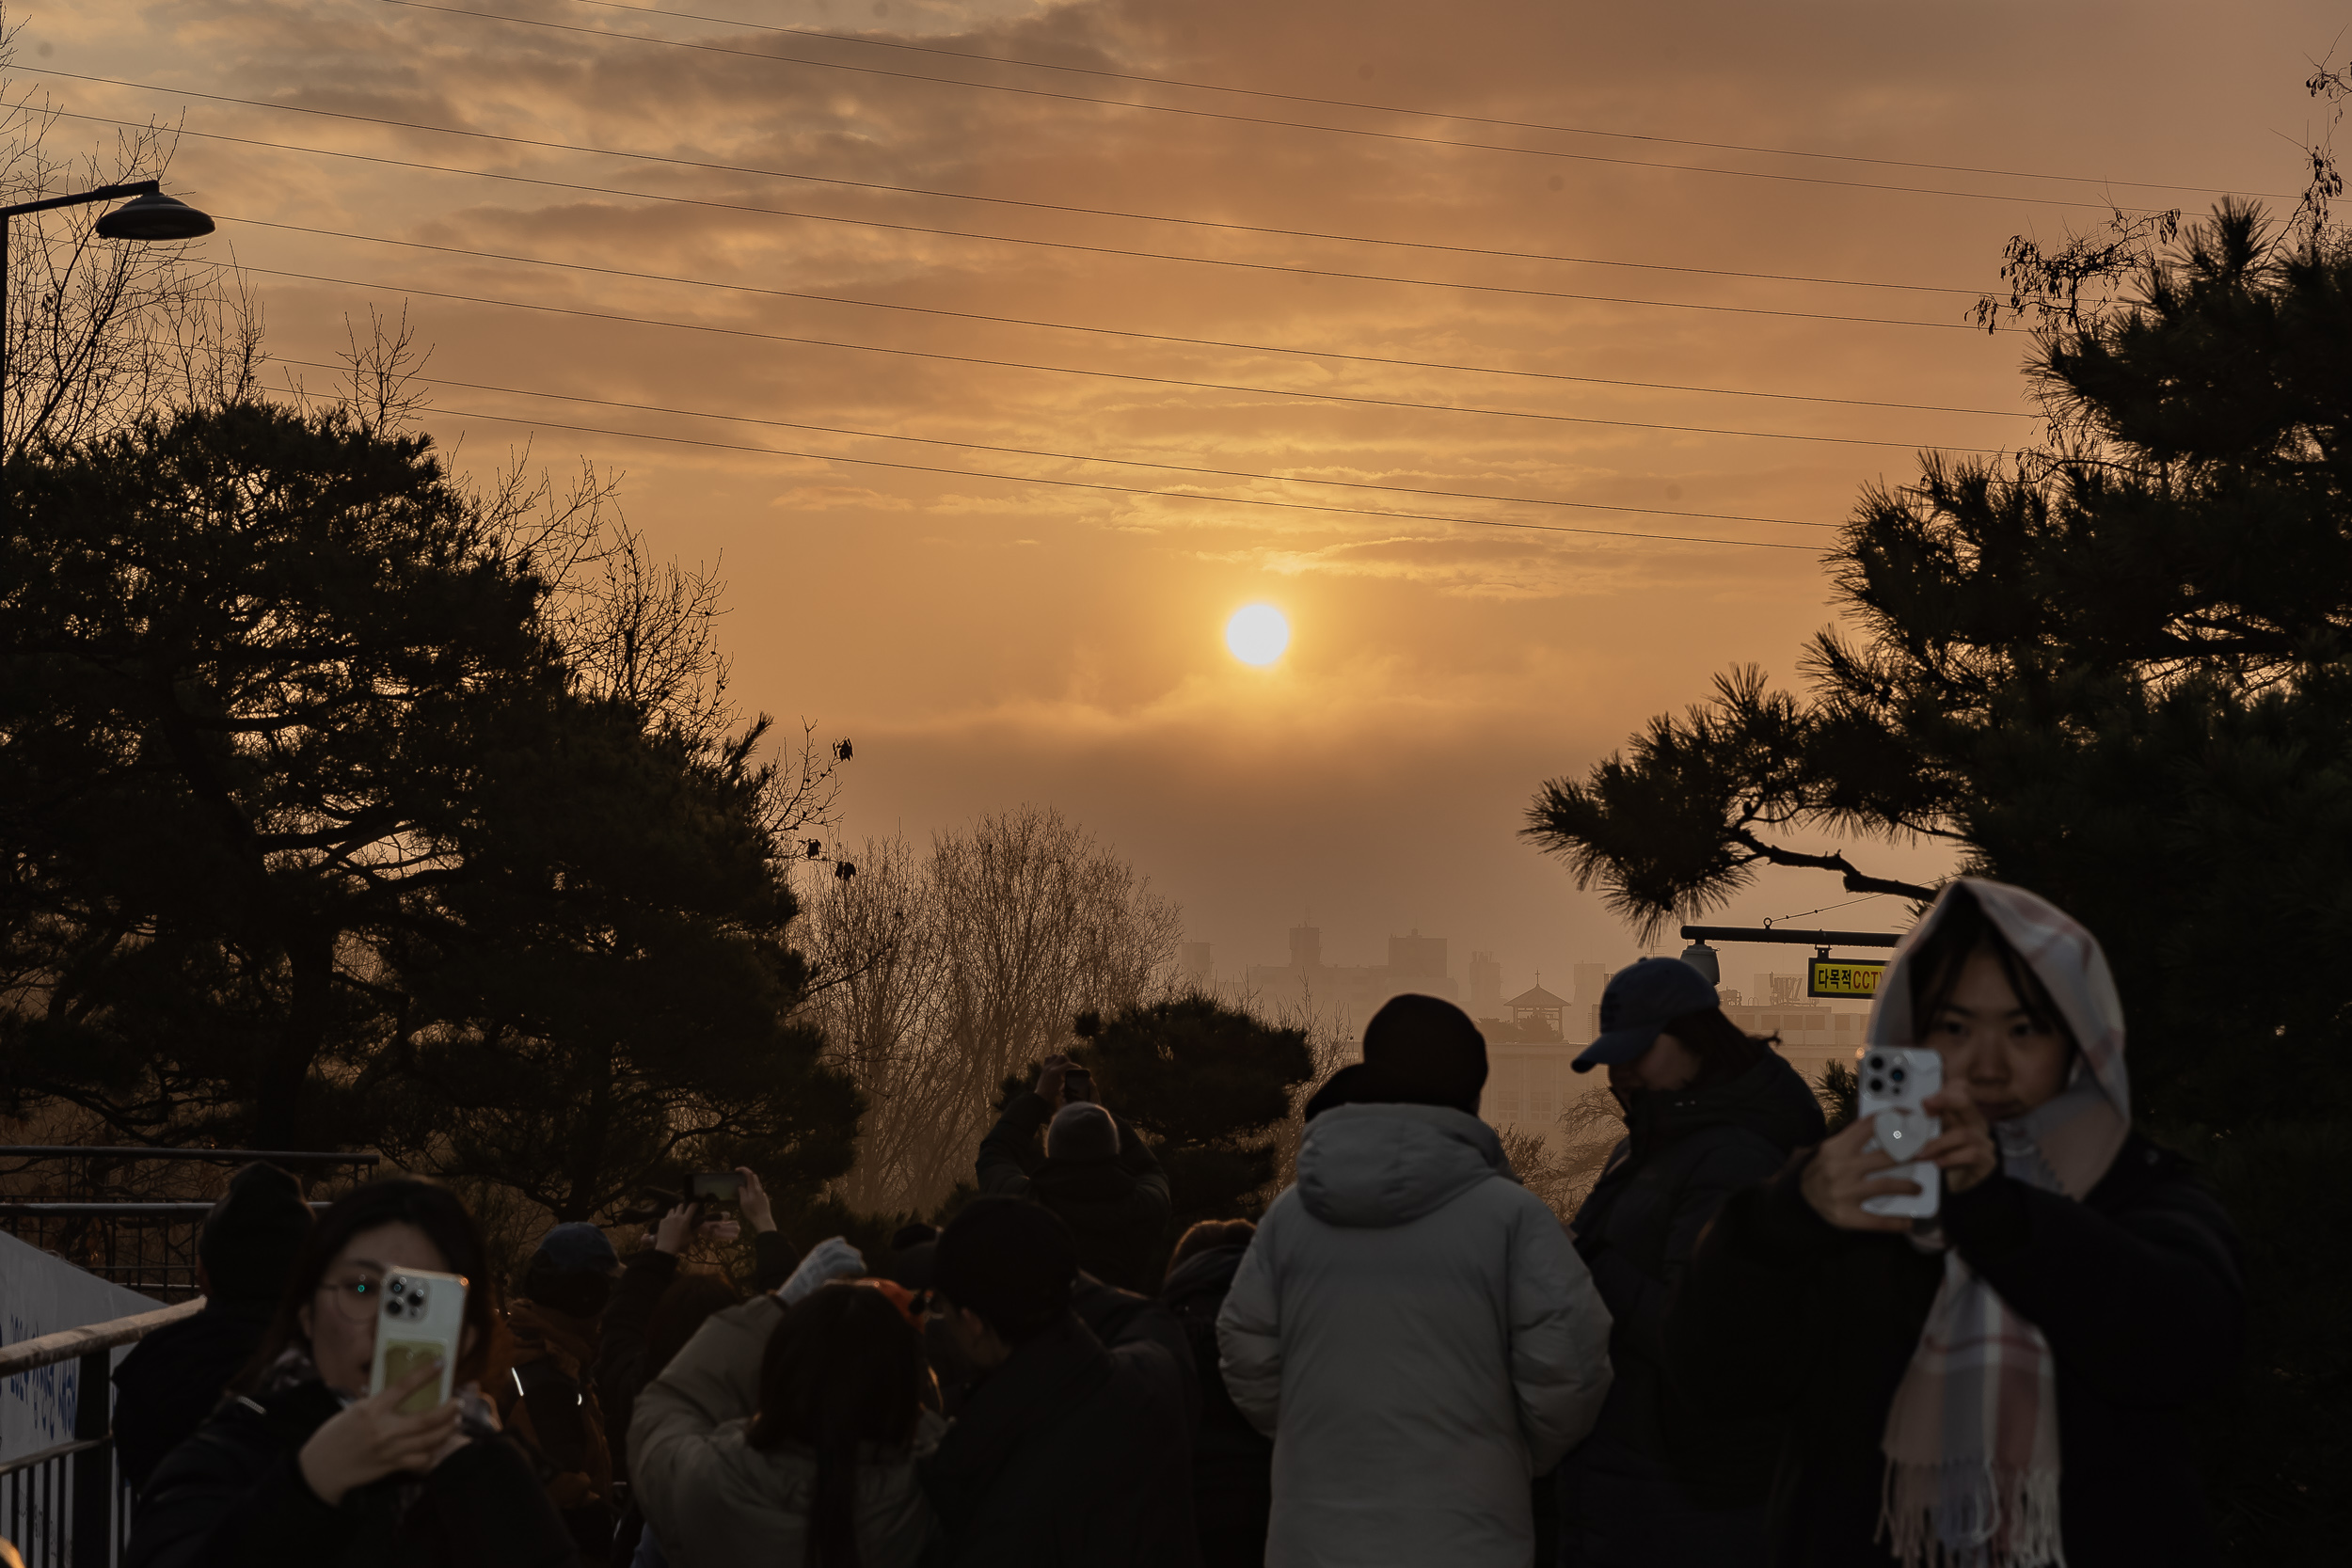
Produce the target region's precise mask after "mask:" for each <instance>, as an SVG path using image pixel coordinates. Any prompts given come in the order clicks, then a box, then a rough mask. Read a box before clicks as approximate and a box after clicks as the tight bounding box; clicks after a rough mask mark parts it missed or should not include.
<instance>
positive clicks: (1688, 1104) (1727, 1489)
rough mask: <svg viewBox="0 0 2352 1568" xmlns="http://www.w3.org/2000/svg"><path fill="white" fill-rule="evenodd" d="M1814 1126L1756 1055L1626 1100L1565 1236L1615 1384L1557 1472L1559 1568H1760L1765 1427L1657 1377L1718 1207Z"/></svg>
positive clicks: (1812, 1103) (1809, 1101) (1809, 1095)
mask: <svg viewBox="0 0 2352 1568" xmlns="http://www.w3.org/2000/svg"><path fill="white" fill-rule="evenodd" d="M1823 1131H1824V1124H1823V1121H1822V1118H1821V1106H1820V1101H1818V1100H1817V1099H1816V1098H1815V1097H1814V1094H1813V1090H1812V1089H1811V1088H1810V1087H1809V1086H1808V1085H1806V1083H1805V1081H1804V1078H1802V1077H1801V1076H1799V1075H1798V1073H1797V1070H1796V1069H1794V1068H1792V1067H1790V1066H1789V1065H1788V1062H1787V1061H1785V1060H1783V1059H1782V1058H1781V1057H1779V1056H1777V1055H1773V1054H1770V1053H1768V1054H1767V1055H1766V1057H1765V1059H1764V1060H1762V1061H1760V1062H1758V1063H1756V1065H1755V1066H1754V1067H1752V1068H1750V1069H1748V1070H1747V1071H1745V1072H1743V1073H1740V1075H1739V1076H1738V1077H1735V1078H1731V1079H1727V1080H1725V1081H1723V1082H1721V1083H1716V1084H1711V1085H1706V1086H1704V1087H1698V1088H1692V1089H1680V1090H1674V1091H1671V1092H1659V1091H1649V1090H1645V1091H1642V1092H1639V1093H1636V1094H1635V1095H1633V1096H1632V1097H1631V1112H1630V1117H1629V1128H1628V1132H1627V1136H1626V1137H1625V1139H1624V1140H1623V1141H1622V1142H1620V1143H1619V1144H1618V1145H1617V1148H1616V1149H1615V1150H1614V1152H1613V1153H1612V1154H1611V1155H1610V1157H1609V1164H1607V1166H1605V1167H1604V1168H1603V1171H1602V1174H1601V1178H1600V1180H1599V1182H1598V1184H1597V1185H1596V1186H1595V1187H1594V1188H1593V1192H1592V1196H1589V1197H1587V1198H1586V1199H1585V1200H1584V1204H1583V1206H1582V1207H1581V1209H1579V1210H1578V1211H1577V1214H1576V1219H1575V1221H1574V1222H1573V1224H1572V1226H1571V1228H1572V1229H1573V1230H1574V1231H1575V1233H1576V1249H1577V1251H1578V1252H1579V1253H1580V1254H1581V1255H1582V1256H1583V1259H1584V1261H1585V1266H1586V1267H1588V1268H1590V1269H1591V1270H1592V1272H1593V1283H1594V1284H1595V1285H1596V1286H1597V1287H1598V1288H1599V1290H1600V1294H1601V1299H1602V1300H1603V1301H1605V1302H1607V1303H1608V1304H1609V1315H1610V1317H1611V1319H1612V1320H1613V1326H1612V1327H1611V1329H1610V1335H1609V1360H1610V1365H1611V1367H1612V1368H1613V1370H1614V1371H1615V1373H1616V1379H1615V1381H1614V1382H1613V1384H1611V1385H1610V1388H1609V1402H1608V1403H1607V1404H1606V1405H1605V1406H1603V1407H1602V1410H1601V1415H1600V1422H1599V1424H1598V1425H1597V1426H1596V1427H1594V1429H1593V1433H1592V1435H1591V1436H1589V1437H1587V1438H1586V1439H1585V1440H1584V1442H1583V1443H1582V1444H1581V1446H1580V1447H1579V1448H1578V1449H1577V1450H1576V1451H1575V1452H1574V1453H1572V1454H1570V1455H1569V1456H1568V1460H1567V1463H1566V1465H1565V1466H1564V1467H1563V1469H1562V1471H1561V1534H1562V1560H1563V1561H1564V1562H1565V1563H1570V1564H1577V1565H1581V1568H1616V1565H1619V1564H1624V1565H1627V1568H1639V1565H1647V1564H1657V1563H1681V1562H1692V1563H1699V1564H1708V1565H1712V1564H1722V1565H1723V1568H1735V1565H1737V1564H1738V1563H1740V1561H1742V1560H1746V1561H1748V1562H1758V1561H1761V1560H1762V1558H1763V1553H1764V1541H1763V1516H1762V1506H1763V1503H1764V1499H1765V1497H1766V1495H1767V1494H1768V1493H1769V1492H1770V1490H1771V1487H1772V1465H1773V1462H1774V1459H1775V1457H1776V1455H1777V1453H1778V1449H1779V1441H1780V1439H1779V1432H1778V1429H1777V1426H1776V1425H1774V1424H1773V1423H1772V1422H1771V1421H1769V1420H1755V1419H1751V1420H1747V1421H1740V1422H1726V1421H1695V1420H1692V1419H1691V1418H1689V1416H1688V1414H1687V1412H1685V1411H1684V1410H1683V1408H1682V1406H1681V1402H1679V1401H1677V1398H1676V1397H1675V1392H1674V1390H1673V1388H1672V1387H1671V1386H1669V1383H1668V1380H1667V1376H1666V1364H1665V1363H1666V1355H1665V1331H1666V1308H1667V1304H1668V1302H1669V1301H1670V1300H1671V1299H1672V1298H1673V1294H1674V1290H1675V1286H1676V1284H1677V1281H1678V1280H1679V1279H1680V1278H1681V1277H1682V1273H1683V1270H1684V1269H1685V1268H1686V1267H1687V1266H1688V1264H1689V1263H1690V1260H1691V1253H1692V1248H1693V1247H1695V1246H1696V1245H1697V1244H1698V1239H1699V1234H1700V1232H1701V1231H1703V1230H1704V1229H1705V1228H1706V1227H1707V1225H1708V1221H1710V1220H1712V1219H1713V1218H1714V1217H1715V1212H1716V1211H1717V1210H1718V1209H1720V1208H1722V1207H1723V1203H1724V1199H1725V1198H1727V1197H1729V1196H1731V1195H1732V1194H1733V1193H1735V1192H1737V1191H1739V1190H1740V1188H1742V1187H1749V1186H1753V1185H1755V1184H1756V1182H1758V1181H1761V1180H1765V1179H1766V1178H1768V1177H1770V1176H1771V1175H1772V1173H1773V1172H1774V1171H1776V1170H1778V1169H1779V1168H1780V1167H1781V1166H1782V1164H1785V1163H1787V1161H1788V1154H1789V1151H1790V1150H1791V1149H1794V1148H1800V1147H1802V1146H1806V1145H1811V1144H1816V1143H1819V1142H1820V1140H1821V1136H1822V1133H1823ZM1727 1511H1736V1516H1731V1513H1727Z"/></svg>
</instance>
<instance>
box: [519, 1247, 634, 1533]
mask: <svg viewBox="0 0 2352 1568" xmlns="http://www.w3.org/2000/svg"><path fill="white" fill-rule="evenodd" d="M620 1272H621V1259H620V1254H618V1253H617V1252H615V1251H614V1250H613V1248H612V1239H611V1238H609V1237H608V1236H606V1235H605V1233H604V1232H603V1230H602V1229H600V1228H598V1227H596V1226H593V1225H590V1224H588V1223H587V1222H586V1221H584V1220H573V1221H571V1222H569V1223H567V1224H564V1225H559V1226H557V1227H554V1228H553V1229H551V1230H549V1231H548V1233H547V1234H546V1235H545V1236H542V1237H541V1238H540V1239H539V1245H538V1248H537V1250H535V1251H534V1252H532V1255H531V1261H530V1262H529V1263H527V1264H526V1265H524V1268H523V1276H522V1280H521V1288H520V1290H519V1291H517V1292H516V1299H515V1300H513V1301H511V1302H509V1303H507V1306H506V1327H507V1331H508V1333H509V1334H511V1335H512V1336H513V1338H514V1346H515V1354H514V1361H513V1365H512V1367H511V1369H510V1370H509V1371H508V1372H507V1375H506V1377H505V1379H504V1380H503V1381H502V1382H499V1383H494V1384H493V1385H492V1386H491V1388H490V1390H489V1392H490V1393H491V1394H492V1395H493V1396H494V1397H495V1398H496V1399H497V1400H498V1403H499V1415H500V1418H501V1420H503V1421H504V1422H505V1423H506V1425H507V1427H508V1429H509V1430H510V1431H512V1432H513V1433H515V1434H516V1436H517V1437H518V1438H520V1439H522V1440H523V1441H525V1442H526V1443H528V1444H530V1445H531V1446H532V1448H535V1449H537V1450H538V1451H539V1453H540V1454H541V1455H542V1456H544V1457H545V1459H546V1460H547V1464H548V1469H549V1470H551V1471H552V1472H553V1473H552V1474H551V1475H549V1476H548V1497H549V1498H550V1499H551V1500H552V1501H553V1502H554V1504H555V1507H556V1511H557V1512H558V1513H562V1514H563V1515H564V1525H565V1526H566V1527H567V1528H569V1529H570V1530H571V1532H572V1538H573V1539H574V1540H575V1541H577V1542H579V1543H580V1559H581V1560H582V1561H594V1560H598V1559H600V1558H602V1557H603V1556H604V1555H605V1554H606V1553H608V1552H609V1551H610V1550H611V1548H612V1527H613V1525H614V1523H615V1522H616V1520H617V1518H618V1513H617V1512H616V1511H615V1509H614V1507H613V1490H612V1481H613V1475H612V1446H611V1444H610V1443H609V1442H608V1441H607V1440H606V1437H605V1432H604V1410H603V1406H602V1405H601V1404H600V1403H599V1402H598V1401H597V1398H596V1380H595V1376H594V1373H595V1370H596V1356H597V1352H598V1350H599V1349H600V1348H601V1340H602V1334H601V1327H602V1325H601V1315H602V1313H603V1311H604V1307H605V1303H606V1302H607V1301H609V1300H611V1299H612V1285H613V1280H614V1277H615V1276H616V1275H619V1274H620Z"/></svg>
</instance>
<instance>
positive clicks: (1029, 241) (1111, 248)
mask: <svg viewBox="0 0 2352 1568" xmlns="http://www.w3.org/2000/svg"><path fill="white" fill-rule="evenodd" d="M385 3H386V4H396V3H399V0H385ZM63 118H67V119H87V120H97V121H99V122H100V123H102V124H117V125H119V124H126V123H134V122H129V121H122V120H114V119H106V118H105V117H103V116H99V115H84V114H72V113H71V112H66V113H65V114H64V115H63ZM179 134H180V135H192V136H201V137H204V138H206V139H208V140H215V141H230V142H239V143H242V144H243V145H246V146H249V147H275V148H278V149H279V150H281V151H288V152H306V153H313V154H316V155H318V156H322V157H328V158H355V159H361V160H364V161H366V162H369V163H375V164H388V165H391V166H397V167H403V168H415V169H424V170H430V171H432V172H434V173H437V174H465V175H472V176H475V177H476V178H480V179H485V180H504V181H512V182H520V183H525V184H534V185H546V186H549V187H551V188H553V189H557V190H577V191H596V192H599V193H601V194H603V195H607V196H627V197H631V198H637V199H641V200H647V201H672V202H677V203H679V204H681V205H685V206H692V207H711V208H718V209H722V210H725V211H729V212H740V213H760V214H766V215H767V216H769V217H780V218H791V219H795V220H798V221H801V222H806V223H832V224H840V225H844V226H846V227H849V228H853V229H880V230H888V231H890V232H893V233H901V234H929V235H932V236H935V237H940V238H946V239H956V240H978V241H982V242H984V243H988V244H993V245H1029V246H1032V247H1035V248H1038V249H1044V250H1067V251H1074V252H1077V253H1080V254H1083V255H1089V256H1117V257H1120V258H1123V259H1126V260H1130V261H1177V262H1182V263H1184V264H1186V265H1190V266H1203V267H1224V268H1228V269H1231V270H1233V271H1238V272H1262V273H1275V274H1279V275H1284V276H1288V277H1331V278H1338V279H1341V280H1343V281H1346V282H1353V283H1391V284H1397V285H1401V286H1404V287H1408V288H1418V289H1458V290H1461V291H1463V292H1465V293H1482V294H1503V295H1510V296H1514V297H1518V298H1524V299H1558V300H1569V301H1574V302H1577V303H1581V304H1588V305H1633V306H1640V307H1643V308H1645V309H1660V310H1700V311H1705V312H1708V313H1710V314H1716V315H1734V316H1770V317H1778V318H1783V319H1787V320H1792V321H1835V322H1851V323H1852V324H1854V325H1862V326H1913V327H1925V328H1927V329H1929V330H1931V331H1937V332H1971V333H1974V332H1981V331H1983V330H1985V329H1984V328H1982V327H1979V326H1977V325H1974V324H1973V323H1969V322H1964V321H1954V322H1923V321H1916V320H1913V319H1911V318H1909V317H1904V316H1851V315H1846V314H1844V313H1843V312H1840V311H1835V310H1787V309H1777V308H1774V307H1771V306H1762V305H1710V304H1705V303H1701V302H1698V301H1692V300H1678V299H1640V298H1636V297H1634V296H1631V295H1628V294H1591V293H1578V292H1575V291H1571V290H1564V289H1524V288H1518V287H1514V286H1512V285H1510V284H1503V283H1456V282H1449V281H1446V280H1444V279H1441V278H1434V277H1395V276H1393V275H1390V274H1385V273H1366V272H1343V271H1341V270H1340V269H1338V268H1335V267H1302V266H1290V265H1285V264H1282V263H1279V262H1274V261H1237V260H1233V259H1232V258H1228V257H1221V256H1186V255H1182V254H1179V253H1177V252H1173V251H1165V250H1135V249H1130V248H1127V247H1124V246H1120V245H1080V244H1077V243H1076V242H1074V241H1070V240H1040V239H1034V238H1030V237H1028V236H1025V235H1020V234H983V233H977V232H975V231H973V230H967V229H937V228H932V227H930V226H929V225H925V224H914V223H891V222H887V221H885V220H883V219H881V218H852V217H841V216H838V215H836V214H831V213H803V212H795V211H791V210H789V209H786V208H782V207H755V206H752V205H750V204H748V203H745V202H739V201H711V200H706V199H703V198H694V197H681V196H668V195H662V194H659V193H655V192H645V191H628V190H618V189H615V188H613V187H612V186H608V185H591V184H585V183H580V182H570V181H563V180H544V179H538V178H535V177H532V176H529V175H519V174H495V173H490V172H488V171H486V170H482V169H470V168H450V167H448V166H445V165H440V164H420V163H414V162H411V161H409V160H407V159H403V158H386V157H382V156H379V155H376V154H373V153H360V152H340V151H337V150H333V149H331V148H318V147H300V146H294V145H290V144H288V143H284V142H268V141H260V140H258V139H256V138H252V137H246V136H225V135H217V134H215V133H211V132H203V131H187V132H182V133H179ZM458 134H459V135H472V134H473V133H470V132H461V133H458ZM1997 330H1999V331H2003V332H2019V331H2023V330H2024V329H2023V328H2020V327H2001V328H1998V329H1997Z"/></svg>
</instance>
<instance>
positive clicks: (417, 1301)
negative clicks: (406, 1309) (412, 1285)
mask: <svg viewBox="0 0 2352 1568" xmlns="http://www.w3.org/2000/svg"><path fill="white" fill-rule="evenodd" d="M408 1305H409V1306H411V1307H415V1308H416V1309H417V1310H418V1311H420V1312H421V1311H423V1310H424V1292H423V1291H409V1292H408Z"/></svg>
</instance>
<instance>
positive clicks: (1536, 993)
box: [1503, 986, 1567, 1007]
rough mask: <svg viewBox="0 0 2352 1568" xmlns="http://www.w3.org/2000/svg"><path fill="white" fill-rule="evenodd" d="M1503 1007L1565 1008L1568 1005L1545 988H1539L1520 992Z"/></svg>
mask: <svg viewBox="0 0 2352 1568" xmlns="http://www.w3.org/2000/svg"><path fill="white" fill-rule="evenodd" d="M1503 1006H1506V1007H1565V1006H1567V1003H1566V1002H1565V1001H1564V1000H1562V999H1561V998H1559V997H1557V996H1554V995H1552V994H1551V992H1549V991H1548V990H1544V988H1543V987H1541V986H1537V987H1535V988H1534V989H1533V990H1525V991H1522V992H1520V993H1519V994H1518V995H1517V996H1515V997H1513V998H1511V1000H1510V1001H1508V1002H1505V1003H1504V1004H1503Z"/></svg>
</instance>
